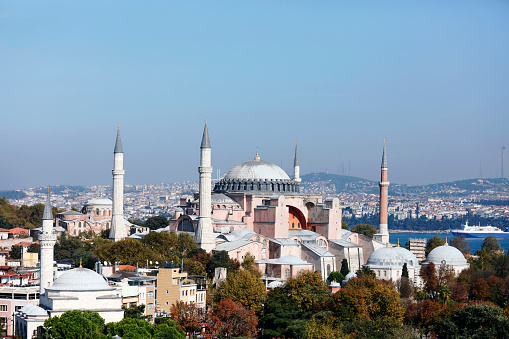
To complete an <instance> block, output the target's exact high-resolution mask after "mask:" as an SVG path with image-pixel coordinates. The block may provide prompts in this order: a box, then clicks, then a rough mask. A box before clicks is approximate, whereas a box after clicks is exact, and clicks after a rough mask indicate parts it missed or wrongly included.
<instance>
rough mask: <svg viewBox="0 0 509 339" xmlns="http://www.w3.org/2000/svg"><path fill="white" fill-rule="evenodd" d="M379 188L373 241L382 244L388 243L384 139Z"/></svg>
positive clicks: (387, 200) (387, 187)
mask: <svg viewBox="0 0 509 339" xmlns="http://www.w3.org/2000/svg"><path fill="white" fill-rule="evenodd" d="M379 186H380V207H379V209H380V210H379V230H378V234H375V236H374V239H376V240H378V241H381V242H382V243H388V242H389V228H388V226H387V215H388V209H389V181H388V180H387V154H386V150H385V139H384V152H383V155H382V176H381V180H380V182H379Z"/></svg>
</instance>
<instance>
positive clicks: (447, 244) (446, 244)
mask: <svg viewBox="0 0 509 339" xmlns="http://www.w3.org/2000/svg"><path fill="white" fill-rule="evenodd" d="M444 246H449V243H448V242H447V237H445V244H444Z"/></svg>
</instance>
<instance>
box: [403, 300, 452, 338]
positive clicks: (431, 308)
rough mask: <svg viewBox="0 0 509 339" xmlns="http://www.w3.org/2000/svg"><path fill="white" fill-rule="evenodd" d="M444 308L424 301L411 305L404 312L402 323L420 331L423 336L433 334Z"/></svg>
mask: <svg viewBox="0 0 509 339" xmlns="http://www.w3.org/2000/svg"><path fill="white" fill-rule="evenodd" d="M446 308H447V307H446V306H444V305H442V304H439V303H437V302H435V301H431V300H429V299H428V300H424V301H419V302H417V303H416V304H411V305H410V306H409V307H408V308H407V310H406V311H405V315H404V321H405V323H407V324H412V325H413V326H416V327H418V328H420V329H421V331H422V333H423V334H424V335H426V336H427V335H428V334H429V333H431V332H433V331H434V330H435V328H436V326H437V324H438V323H439V321H440V319H441V314H442V313H443V312H444V311H445V310H446Z"/></svg>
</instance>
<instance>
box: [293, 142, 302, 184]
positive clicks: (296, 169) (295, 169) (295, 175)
mask: <svg viewBox="0 0 509 339" xmlns="http://www.w3.org/2000/svg"><path fill="white" fill-rule="evenodd" d="M298 142H299V140H298V139H296V140H295V158H294V159H293V181H295V182H297V183H300V182H301V181H302V179H301V178H300V165H299V144H298Z"/></svg>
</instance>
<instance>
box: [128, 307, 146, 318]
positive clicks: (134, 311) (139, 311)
mask: <svg viewBox="0 0 509 339" xmlns="http://www.w3.org/2000/svg"><path fill="white" fill-rule="evenodd" d="M122 309H123V310H124V318H134V319H145V318H146V316H145V315H143V314H144V313H145V305H138V306H134V307H129V308H128V307H125V306H122Z"/></svg>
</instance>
